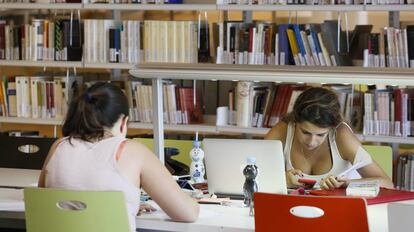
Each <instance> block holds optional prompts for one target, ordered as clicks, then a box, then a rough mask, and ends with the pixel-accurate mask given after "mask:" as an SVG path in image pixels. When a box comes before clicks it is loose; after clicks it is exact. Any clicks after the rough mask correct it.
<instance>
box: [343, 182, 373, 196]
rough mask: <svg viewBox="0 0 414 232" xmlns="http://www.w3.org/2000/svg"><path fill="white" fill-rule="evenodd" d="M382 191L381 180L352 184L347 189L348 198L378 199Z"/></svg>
mask: <svg viewBox="0 0 414 232" xmlns="http://www.w3.org/2000/svg"><path fill="white" fill-rule="evenodd" d="M379 191H380V184H379V180H369V181H356V182H351V183H350V184H349V185H348V187H347V188H346V195H347V196H364V197H376V196H377V195H378V193H379Z"/></svg>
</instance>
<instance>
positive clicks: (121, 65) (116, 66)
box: [83, 63, 135, 69]
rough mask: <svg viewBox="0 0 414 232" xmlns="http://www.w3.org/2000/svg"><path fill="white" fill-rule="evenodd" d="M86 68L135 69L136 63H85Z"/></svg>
mask: <svg viewBox="0 0 414 232" xmlns="http://www.w3.org/2000/svg"><path fill="white" fill-rule="evenodd" d="M83 67H84V68H98V69H133V68H135V64H129V63H84V64H83Z"/></svg>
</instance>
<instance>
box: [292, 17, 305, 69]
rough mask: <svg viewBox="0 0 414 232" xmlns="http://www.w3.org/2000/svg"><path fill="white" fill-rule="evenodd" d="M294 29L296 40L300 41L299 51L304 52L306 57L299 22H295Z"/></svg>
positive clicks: (303, 54) (303, 55)
mask: <svg viewBox="0 0 414 232" xmlns="http://www.w3.org/2000/svg"><path fill="white" fill-rule="evenodd" d="M293 31H294V32H295V37H296V42H298V47H299V52H300V54H302V57H303V58H305V56H306V51H305V45H304V44H303V40H302V35H301V34H300V27H299V24H293ZM301 62H302V61H301ZM302 63H303V62H302Z"/></svg>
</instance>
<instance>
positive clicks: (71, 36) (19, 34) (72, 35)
mask: <svg viewBox="0 0 414 232" xmlns="http://www.w3.org/2000/svg"><path fill="white" fill-rule="evenodd" d="M81 59H82V46H81V29H80V24H79V21H78V20H72V21H71V20H66V19H63V20H54V21H51V20H47V19H32V20H31V23H29V24H22V25H16V24H15V23H14V21H13V20H8V21H6V20H0V60H31V61H39V60H62V61H80V60H81Z"/></svg>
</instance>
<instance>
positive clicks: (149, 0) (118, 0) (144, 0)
mask: <svg viewBox="0 0 414 232" xmlns="http://www.w3.org/2000/svg"><path fill="white" fill-rule="evenodd" d="M0 3H110V4H127V3H135V4H136V3H138V4H164V3H165V4H168V3H170V4H177V3H183V1H182V0H0Z"/></svg>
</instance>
